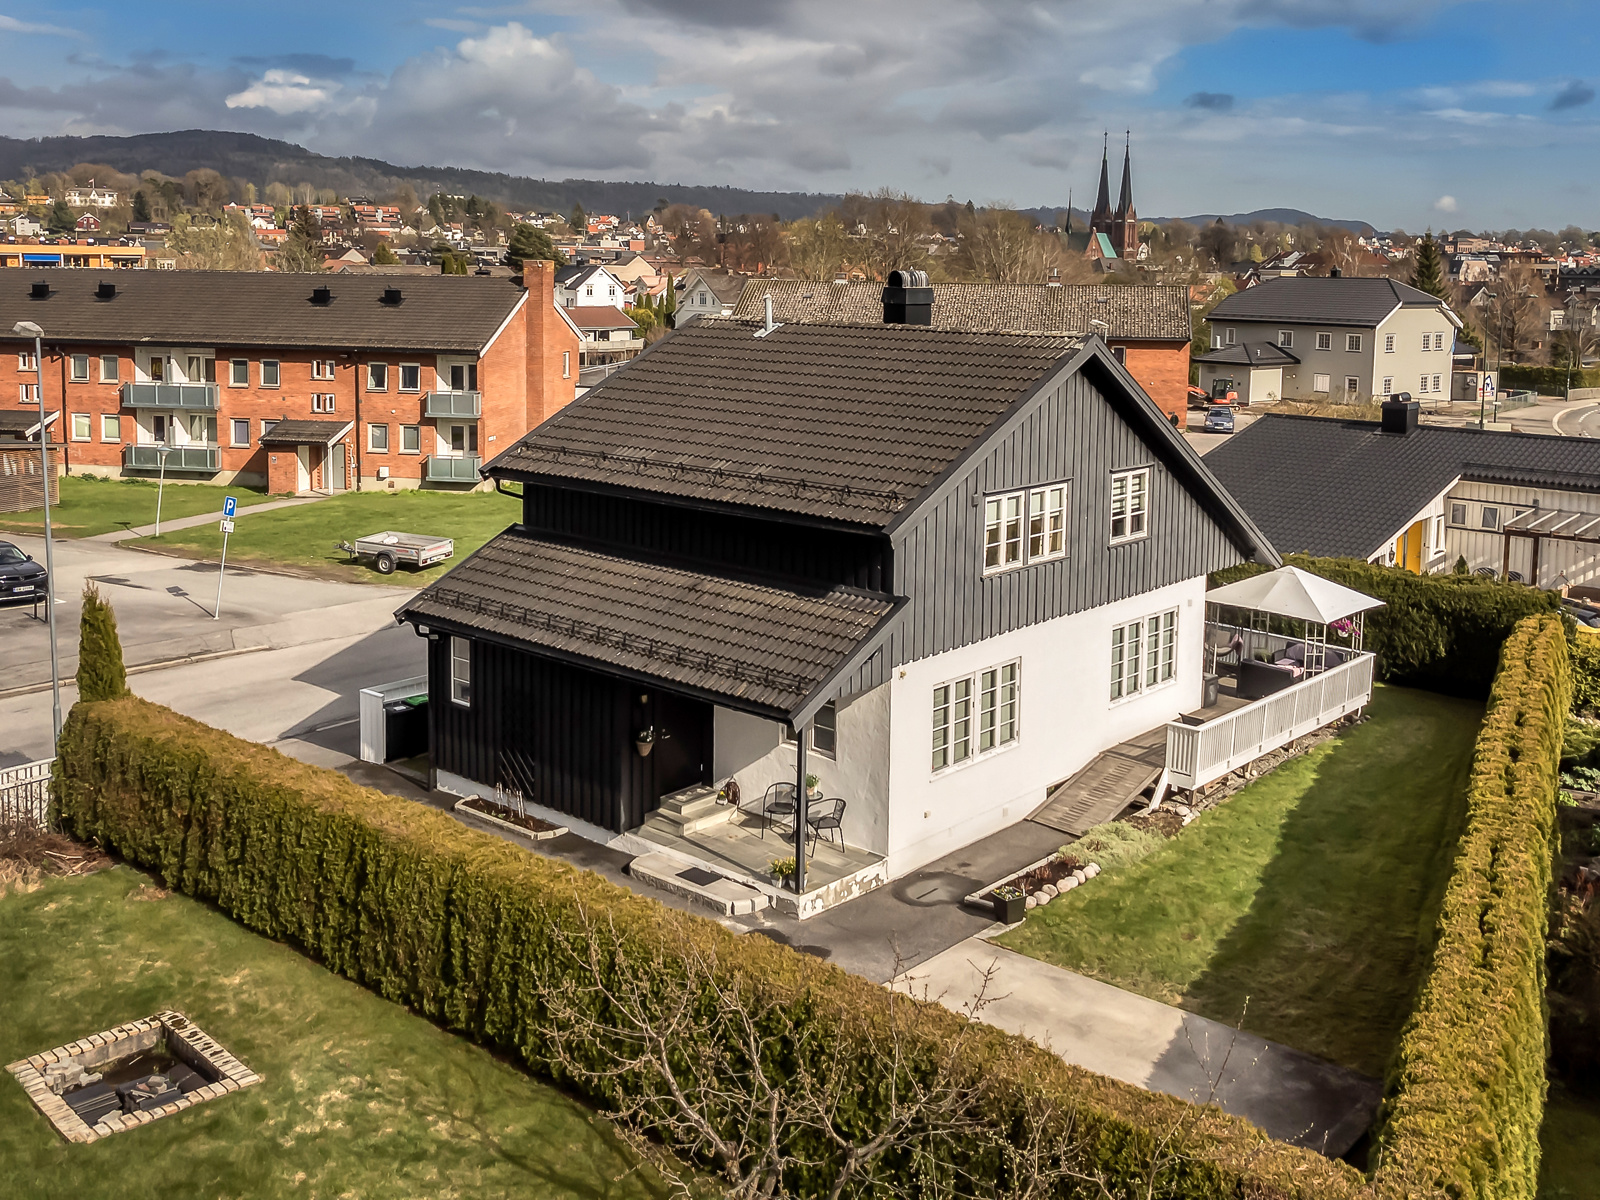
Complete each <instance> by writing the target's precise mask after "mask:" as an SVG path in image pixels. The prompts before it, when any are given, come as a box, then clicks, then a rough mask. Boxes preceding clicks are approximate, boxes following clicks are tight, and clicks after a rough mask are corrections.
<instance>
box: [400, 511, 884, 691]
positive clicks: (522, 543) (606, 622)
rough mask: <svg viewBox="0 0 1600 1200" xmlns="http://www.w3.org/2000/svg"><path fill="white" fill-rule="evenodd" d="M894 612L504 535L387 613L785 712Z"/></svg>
mask: <svg viewBox="0 0 1600 1200" xmlns="http://www.w3.org/2000/svg"><path fill="white" fill-rule="evenodd" d="M894 604H895V602H894V601H893V599H892V598H890V597H887V596H878V595H873V594H870V593H866V592H861V591H857V590H855V589H851V588H835V589H833V590H831V591H817V590H814V589H813V590H800V589H797V588H796V587H794V586H792V585H785V584H783V583H779V582H772V581H767V582H761V581H753V580H749V579H740V578H733V577H729V576H726V575H720V574H712V573H708V572H706V571H705V570H703V569H694V568H692V567H688V566H684V565H677V564H671V563H665V562H660V561H652V560H646V559H642V558H634V557H626V556H623V555H621V554H619V553H617V552H616V551H615V550H614V549H610V548H608V549H607V550H604V551H602V550H598V549H594V548H590V547H586V546H582V545H578V544H573V543H569V542H563V541H558V540H554V539H549V538H542V537H538V536H535V535H532V534H529V533H527V532H525V531H522V530H519V529H515V528H513V529H509V530H507V531H506V532H505V533H502V534H500V535H499V536H498V537H495V538H493V539H492V540H491V541H489V542H488V543H486V544H485V545H484V546H483V547H482V548H481V549H480V550H478V551H477V553H475V554H473V555H472V556H471V557H470V558H468V559H466V561H464V562H463V563H461V565H459V566H457V567H456V568H454V569H453V570H452V571H451V572H450V573H449V574H448V575H446V576H445V577H444V578H443V579H441V580H439V581H438V582H437V583H435V584H433V585H432V586H431V587H429V588H428V589H427V590H426V591H424V592H422V593H420V594H419V595H417V596H416V597H414V598H413V599H412V600H411V601H409V602H408V603H407V604H406V605H405V606H404V607H403V608H401V609H400V611H399V613H398V614H397V615H400V616H403V617H404V618H405V619H407V620H412V621H418V622H421V623H423V624H428V623H430V622H437V623H441V624H442V625H444V626H446V627H448V628H458V629H462V630H466V631H471V632H474V633H478V634H487V635H491V636H499V637H502V638H507V639H510V640H513V641H517V642H521V643H524V644H527V645H530V646H534V647H539V648H542V649H544V650H547V651H553V652H555V653H557V654H563V655H570V656H573V657H575V658H578V659H582V660H584V661H586V662H588V663H592V664H595V665H598V666H600V667H605V668H611V669H615V670H621V671H624V672H627V673H629V674H633V675H639V676H644V677H647V678H650V679H656V680H660V681H661V682H662V683H664V684H671V685H674V686H677V687H680V688H686V689H693V690H695V691H697V692H699V693H701V694H703V695H708V696H711V697H714V698H718V699H721V700H723V701H726V702H729V703H732V704H733V705H734V706H736V707H742V708H747V709H748V708H757V709H764V710H767V711H770V712H772V713H775V714H785V713H790V712H793V711H796V710H798V708H799V707H800V705H801V703H802V702H803V701H804V700H805V698H806V697H807V695H809V694H810V693H811V692H812V691H813V690H814V689H815V688H816V686H817V685H818V684H819V683H821V682H822V681H823V680H824V679H826V678H827V677H828V676H830V675H831V674H832V673H833V672H834V671H835V670H837V669H838V667H839V666H840V665H841V664H842V663H843V662H844V661H845V660H846V659H847V658H849V656H850V655H851V654H852V653H853V652H855V651H856V650H857V648H858V647H860V646H861V645H862V643H863V642H865V641H866V640H867V639H868V638H870V637H871V636H872V634H873V633H874V631H875V630H876V629H878V627H879V626H880V624H881V623H882V621H883V619H884V618H885V617H886V616H888V615H889V613H891V612H892V611H893V609H894Z"/></svg>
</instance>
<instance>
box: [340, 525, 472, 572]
mask: <svg viewBox="0 0 1600 1200" xmlns="http://www.w3.org/2000/svg"><path fill="white" fill-rule="evenodd" d="M334 546H335V547H336V548H337V549H340V550H343V551H344V552H345V553H346V554H348V555H349V556H350V560H351V561H352V562H356V561H359V560H366V561H369V562H371V563H372V565H373V567H375V568H376V569H377V572H378V574H379V575H393V574H394V569H395V568H396V567H398V566H399V565H400V564H401V563H405V564H406V565H407V566H410V567H415V568H416V569H417V570H419V571H420V570H421V569H422V568H423V567H431V566H433V564H434V563H441V562H443V561H444V560H445V559H447V558H449V557H451V556H452V555H454V554H455V552H456V543H455V539H454V538H436V537H425V536H423V535H422V534H420V533H397V532H395V531H394V530H385V531H384V532H383V533H373V534H368V535H367V536H366V537H359V538H357V539H356V540H355V544H354V545H351V544H350V543H349V542H335V543H334Z"/></svg>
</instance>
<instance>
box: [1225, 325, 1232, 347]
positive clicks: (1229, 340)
mask: <svg viewBox="0 0 1600 1200" xmlns="http://www.w3.org/2000/svg"><path fill="white" fill-rule="evenodd" d="M1224 337H1225V338H1226V340H1227V343H1228V345H1230V346H1231V345H1233V342H1234V331H1233V330H1232V328H1229V329H1227V330H1226V331H1225V332H1224Z"/></svg>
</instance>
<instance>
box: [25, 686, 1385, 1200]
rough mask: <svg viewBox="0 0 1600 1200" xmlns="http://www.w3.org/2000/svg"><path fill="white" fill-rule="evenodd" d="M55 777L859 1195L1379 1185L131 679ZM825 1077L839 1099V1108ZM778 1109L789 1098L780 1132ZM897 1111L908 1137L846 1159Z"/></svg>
mask: <svg viewBox="0 0 1600 1200" xmlns="http://www.w3.org/2000/svg"><path fill="white" fill-rule="evenodd" d="M53 786H54V788H55V792H56V802H57V803H58V804H59V808H60V812H61V814H62V819H63V821H64V822H65V823H66V825H67V826H68V828H69V829H70V830H71V831H72V832H74V833H75V834H76V835H77V836H79V837H82V838H95V839H98V840H99V841H100V842H101V844H103V845H104V846H106V847H107V848H108V849H110V850H111V851H113V852H114V853H116V854H119V855H121V856H123V857H125V858H127V859H129V860H132V861H133V862H135V863H137V864H139V865H141V866H144V867H147V868H150V869H153V870H156V871H159V872H160V873H161V875H162V876H163V877H164V878H165V880H166V881H167V884H168V886H171V887H174V888H177V889H180V890H182V891H184V892H187V893H189V894H191V895H194V896H197V897H201V898H203V899H205V900H208V901H211V902H213V903H215V904H216V905H217V906H218V907H219V908H221V909H222V910H223V911H224V912H226V913H229V914H230V915H232V916H233V917H234V918H235V919H237V920H239V921H240V922H241V923H243V924H245V925H246V926H248V927H250V928H252V929H255V930H257V931H259V932H262V933H265V934H268V935H270V936H273V937H277V938H280V939H283V940H286V941H289V942H291V943H294V944H296V945H298V946H301V947H303V948H305V949H306V950H307V951H308V952H310V953H311V954H313V955H315V956H316V957H317V958H319V959H320V960H321V961H322V962H323V963H324V964H325V965H327V966H328V967H330V968H331V969H333V970H335V971H338V972H340V973H342V974H344V975H346V976H348V977H349V978H351V979H352V980H355V981H356V982H358V983H361V984H363V985H365V986H367V987H370V988H372V989H373V990H375V991H377V992H379V993H380V994H382V995H384V996H386V997H388V998H389V999H391V1000H394V1001H397V1002H400V1003H403V1004H406V1005H409V1006H411V1007H412V1008H414V1009H416V1010H418V1011H420V1012H421V1013H423V1014H425V1015H427V1016H428V1017H430V1018H432V1019H433V1020H435V1021H437V1022H439V1023H440V1024H442V1025H444V1026H446V1027H448V1028H450V1029H454V1030H458V1031H460V1032H462V1033H464V1034H466V1035H467V1036H470V1037H472V1038H473V1039H474V1040H476V1041H478V1042H480V1043H482V1044H483V1045H485V1046H488V1047H491V1048H493V1049H495V1050H497V1051H500V1052H502V1053H505V1054H507V1055H508V1056H510V1057H513V1058H515V1059H517V1060H519V1061H521V1062H524V1063H526V1064H528V1065H530V1066H532V1067H534V1068H536V1069H538V1070H541V1071H543V1072H546V1073H548V1074H550V1075H552V1076H553V1077H554V1078H556V1079H557V1080H558V1081H561V1082H563V1083H565V1084H567V1085H568V1086H570V1087H572V1088H574V1089H575V1090H577V1091H579V1092H580V1093H581V1094H583V1095H585V1096H586V1097H587V1098H588V1099H590V1100H591V1101H593V1102H594V1103H596V1104H598V1105H600V1106H601V1107H602V1108H603V1109H605V1110H607V1111H610V1112H612V1113H614V1114H616V1115H617V1116H618V1117H619V1119H620V1120H621V1121H622V1123H623V1125H624V1127H625V1128H631V1129H633V1130H635V1131H649V1132H650V1133H651V1134H652V1136H658V1137H661V1138H664V1139H666V1140H668V1141H669V1142H671V1143H672V1144H673V1145H674V1146H675V1147H676V1148H677V1149H678V1150H679V1152H680V1153H682V1154H683V1155H684V1156H686V1157H687V1158H688V1159H690V1160H691V1161H693V1162H696V1163H699V1164H701V1165H702V1166H704V1167H707V1168H709V1169H715V1170H718V1171H719V1172H721V1173H722V1174H724V1175H725V1176H728V1172H727V1171H725V1170H723V1165H724V1161H725V1158H726V1156H727V1154H728V1153H730V1152H729V1151H728V1149H727V1148H728V1147H729V1146H732V1147H733V1150H732V1151H731V1153H732V1155H733V1157H734V1158H735V1159H737V1160H739V1162H740V1163H742V1164H743V1166H748V1167H749V1168H750V1169H751V1170H756V1169H758V1168H761V1169H764V1168H763V1164H764V1163H767V1162H768V1159H766V1158H763V1156H770V1155H778V1156H780V1157H781V1158H782V1162H783V1163H784V1164H785V1165H783V1166H782V1169H781V1171H780V1174H781V1183H782V1189H781V1190H783V1191H784V1192H786V1193H787V1194H792V1195H800V1196H810V1195H819V1194H827V1193H828V1192H829V1191H830V1190H831V1187H832V1185H833V1183H834V1182H835V1181H836V1180H837V1178H838V1176H839V1172H840V1171H841V1170H842V1169H843V1167H844V1166H847V1165H848V1163H847V1161H846V1160H849V1161H851V1162H859V1171H858V1173H857V1174H856V1175H855V1176H854V1179H855V1180H856V1182H855V1183H852V1184H851V1186H850V1187H849V1188H847V1189H846V1190H845V1194H864V1193H865V1192H866V1191H868V1190H870V1189H869V1188H867V1186H866V1184H867V1181H868V1179H869V1178H870V1179H873V1180H879V1181H881V1182H882V1183H884V1184H886V1185H892V1186H894V1187H896V1188H899V1189H901V1190H903V1191H908V1192H918V1193H919V1194H929V1195H932V1194H943V1193H944V1192H946V1191H949V1192H956V1193H961V1194H996V1193H1002V1192H1003V1193H1006V1194H1019V1193H1020V1191H1021V1190H1022V1189H1021V1188H1020V1187H1019V1181H1022V1180H1024V1179H1034V1180H1043V1181H1044V1184H1043V1185H1042V1186H1040V1187H1039V1188H1038V1190H1036V1191H1034V1192H1033V1193H1031V1194H1037V1195H1059V1196H1069V1195H1080V1194H1095V1195H1099V1194H1101V1189H1102V1187H1103V1188H1104V1189H1105V1191H1106V1192H1108V1193H1109V1194H1114V1195H1124V1194H1134V1193H1137V1194H1140V1195H1144V1194H1146V1192H1149V1193H1150V1194H1152V1195H1159V1196H1163V1197H1167V1198H1168V1200H1202V1198H1211V1197H1219V1198H1220V1197H1242V1196H1249V1197H1257V1198H1261V1200H1272V1198H1283V1200H1288V1198H1299V1197H1303V1198H1306V1200H1309V1198H1311V1197H1319V1198H1322V1197H1327V1198H1334V1200H1337V1198H1339V1197H1346V1196H1357V1195H1361V1194H1364V1193H1365V1192H1366V1191H1367V1189H1366V1188H1365V1187H1364V1185H1363V1183H1362V1181H1361V1179H1360V1177H1359V1176H1358V1175H1357V1173H1356V1172H1354V1171H1353V1170H1352V1169H1351V1168H1349V1167H1347V1166H1345V1165H1343V1164H1339V1163H1334V1162H1329V1161H1327V1160H1325V1159H1322V1158H1320V1157H1319V1156H1317V1155H1315V1154H1313V1153H1310V1152H1308V1151H1302V1150H1299V1149H1297V1148H1295V1147H1292V1146H1288V1145H1285V1144H1283V1143H1279V1142H1274V1141H1272V1140H1271V1139H1269V1138H1267V1137H1266V1136H1265V1135H1264V1134H1262V1133H1260V1131H1258V1130H1256V1129H1254V1128H1253V1127H1251V1126H1249V1125H1248V1124H1247V1123H1245V1122H1243V1121H1240V1120H1237V1119H1235V1118H1232V1117H1228V1116H1226V1115H1225V1114H1222V1113H1220V1112H1219V1111H1217V1110H1216V1109H1214V1108H1197V1107H1193V1106H1189V1105H1186V1104H1184V1103H1183V1102H1182V1101H1180V1100H1178V1099H1176V1098H1174V1097H1169V1096H1165V1095H1159V1094H1153V1093H1148V1092H1144V1091H1142V1090H1140V1089H1138V1088H1135V1087H1132V1086H1128V1085H1124V1084H1121V1083H1118V1082H1115V1081H1113V1080H1110V1079H1106V1078H1103V1077H1100V1076H1096V1075H1092V1074H1090V1073H1088V1072H1085V1071H1082V1070H1079V1069H1077V1068H1074V1067H1070V1066H1068V1065H1066V1064H1065V1063H1063V1062H1062V1061H1061V1060H1060V1059H1059V1058H1057V1057H1056V1056H1055V1055H1053V1054H1051V1053H1050V1052H1048V1051H1047V1050H1044V1049H1043V1048H1041V1047H1038V1046H1035V1045H1033V1044H1032V1043H1030V1042H1028V1041H1025V1040H1024V1039H1021V1038H1017V1037H1013V1036H1011V1035H1009V1034H1005V1033H1003V1032H1001V1031H999V1030H997V1029H994V1028H992V1027H990V1026H987V1025H983V1024H979V1023H975V1022H970V1021H967V1020H964V1019H963V1018H962V1017H961V1016H959V1015H957V1014H955V1013H952V1012H949V1011H948V1010H946V1009H944V1008H942V1007H940V1006H938V1005H935V1004H922V1003H917V1002H914V1001H911V1000H908V999H906V998H904V997H896V996H894V995H893V994H892V993H891V992H890V991H888V990H886V989H884V988H881V987H878V986H876V985H874V984H872V983H870V982H869V981H867V980H865V979H861V978H858V977H855V976H852V975H848V974H846V973H844V972H843V971H841V970H839V969H838V968H836V967H833V966H831V965H829V964H827V963H822V962H819V961H817V960H815V959H812V958H809V957H807V956H804V955H801V954H798V953H796V952H794V951H793V950H791V949H789V948H788V947H785V946H780V945H778V944H776V943H773V942H771V941H769V940H767V939H765V938H756V937H742V938H741V937H736V936H734V935H733V934H732V933H730V932H729V931H727V930H724V929H722V928H721V927H720V926H718V925H717V924H716V923H715V922H712V921H709V920H705V919H702V918H698V917H695V916H692V915H689V914H687V913H683V912H679V911H676V910H673V909H668V908H666V907H664V906H662V905H661V904H659V903H657V902H656V901H654V900H651V899H648V898H646V897H642V896H637V895H634V894H632V893H630V892H628V891H627V890H625V889H622V888H618V887H615V886H614V885H612V884H610V883H608V882H607V881H605V880H603V879H601V878H600V877H598V876H596V875H593V874H590V873H587V872H582V871H579V870H577V869H575V868H573V867H571V866H569V865H567V864H565V863H562V862H560V861H557V860H553V859H547V858H544V857H541V856H538V855H530V854H528V853H526V852H524V851H520V850H517V849H514V848H512V847H509V846H507V845H505V844H503V843H502V842H500V841H499V840H498V839H496V838H493V837H490V836H488V835H485V834H480V833H477V832H475V831H473V830H470V829H466V828H464V827H462V826H461V825H459V824H458V823H456V822H455V821H453V820H451V819H450V818H449V817H447V816H446V815H444V814H442V813H438V812H435V811H433V810H431V809H428V808H426V807H423V806H420V805H415V804H412V803H409V802H407V801H404V800H399V799H396V798H393V797H389V796H385V795H382V794H380V793H378V792H375V791H372V790H370V789H366V788H362V787H359V786H358V785H356V784H354V783H352V782H351V781H350V780H348V779H346V778H344V777H343V776H342V775H339V774H337V773H335V772H332V771H325V770H322V769H319V768H316V767H312V766H309V765H306V764H302V763H298V762H295V761H293V760H291V759H288V758H286V757H284V756H282V755H280V754H278V753H276V752H275V751H272V750H269V749H267V748H265V747H261V746H257V745H254V744H251V743H248V742H244V741H241V740H239V739H237V738H234V737H232V736H230V735H228V734H226V733H223V732H221V731H218V730H214V729H210V728H207V727H206V726H204V725H201V724H200V723H198V722H195V721H192V720H189V719H187V718H184V717H181V716H179V715H177V714H175V713H172V712H170V711H168V710H166V709H163V708H160V707H159V706H156V705H153V704H149V703H148V702H145V701H143V700H140V699H137V698H135V697H126V698H122V699H116V700H108V701H103V702H100V703H92V704H78V705H77V706H75V707H74V709H73V711H72V715H71V717H70V718H69V720H68V723H67V728H66V730H65V731H64V733H63V737H62V742H61V761H60V769H59V771H58V773H57V775H56V779H55V783H54V785H53ZM741 1014H751V1019H750V1020H748V1021H744V1020H741V1019H739V1018H740V1015H741ZM653 1039H659V1040H653ZM641 1046H642V1047H643V1048H644V1049H643V1050H641V1049H640V1047H641ZM652 1046H659V1047H661V1049H662V1053H661V1054H659V1055H656V1056H654V1057H652V1055H651V1054H649V1053H645V1052H644V1051H648V1050H649V1049H650V1048H651V1047H652ZM663 1062H665V1063H668V1064H670V1069H671V1070H672V1071H673V1072H675V1073H676V1075H675V1077H674V1078H673V1079H671V1080H669V1079H667V1078H665V1077H664V1076H663V1074H662V1073H661V1070H662V1068H661V1064H662V1063H663ZM708 1072H709V1075H708V1074H707V1073H708ZM708 1080H709V1082H708ZM679 1085H682V1086H684V1087H688V1088H690V1089H691V1090H692V1091H693V1092H694V1095H695V1096H697V1097H701V1100H702V1103H701V1105H700V1109H699V1110H698V1112H699V1114H700V1115H702V1116H704V1117H705V1118H706V1121H705V1123H704V1124H703V1125H699V1126H697V1125H695V1124H694V1123H693V1122H691V1121H688V1120H687V1119H686V1118H685V1116H684V1110H683V1108H682V1107H681V1106H680V1105H679V1104H678V1101H677V1100H676V1098H675V1095H674V1093H673V1089H674V1088H676V1087H678V1086H679ZM702 1085H705V1086H702ZM707 1097H709V1098H707ZM718 1097H720V1099H719V1098H718ZM816 1098H822V1099H827V1098H831V1099H829V1100H828V1104H829V1105H830V1107H827V1109H826V1120H823V1119H822V1117H821V1116H819V1112H821V1110H820V1109H816V1110H813V1109H808V1108H807V1107H806V1105H807V1104H809V1103H810V1102H811V1100H812V1099H816ZM769 1101H770V1105H771V1107H769ZM819 1103H820V1100H819ZM769 1112H780V1113H781V1114H783V1115H784V1118H785V1119H783V1120H781V1121H778V1122H776V1127H775V1128H773V1129H770V1130H769V1129H767V1128H766V1127H765V1126H763V1124H762V1122H763V1120H764V1118H763V1116H762V1114H763V1113H769ZM768 1133H770V1134H771V1137H770V1138H769V1137H768V1136H767V1134H768ZM880 1134H881V1135H883V1137H884V1138H885V1144H886V1145H887V1146H888V1147H889V1150H888V1151H887V1152H885V1153H884V1154H882V1155H881V1156H880V1157H878V1158H876V1159H873V1158H870V1157H862V1158H859V1159H851V1155H853V1154H857V1152H858V1151H859V1150H860V1148H861V1147H863V1146H867V1145H868V1144H869V1143H870V1142H871V1141H872V1139H873V1138H875V1137H877V1136H879V1135H880ZM746 1159H748V1160H749V1161H748V1162H746V1161H745V1160H746ZM741 1169H743V1167H741ZM852 1169H855V1168H852ZM729 1177H730V1178H731V1176H729ZM751 1194H755V1193H754V1192H752V1193H751Z"/></svg>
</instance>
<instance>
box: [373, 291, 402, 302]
mask: <svg viewBox="0 0 1600 1200" xmlns="http://www.w3.org/2000/svg"><path fill="white" fill-rule="evenodd" d="M404 300H405V294H404V293H403V292H402V291H401V290H400V289H399V288H384V289H383V295H382V296H380V297H379V298H378V303H379V304H388V305H396V304H399V303H401V302H402V301H404Z"/></svg>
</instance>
